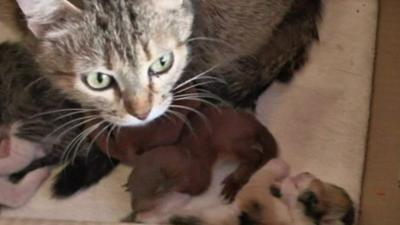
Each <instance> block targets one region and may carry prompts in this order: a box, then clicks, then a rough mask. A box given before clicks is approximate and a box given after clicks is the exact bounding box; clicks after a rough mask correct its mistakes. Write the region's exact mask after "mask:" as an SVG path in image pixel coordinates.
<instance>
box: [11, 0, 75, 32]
mask: <svg viewBox="0 0 400 225" xmlns="http://www.w3.org/2000/svg"><path fill="white" fill-rule="evenodd" d="M17 3H18V5H19V7H20V9H21V11H22V12H23V14H24V15H25V18H26V20H27V23H28V27H29V29H30V30H31V31H32V33H33V34H34V35H35V36H36V37H37V38H44V37H46V36H47V35H48V34H50V33H52V32H57V31H56V30H55V28H56V27H59V26H58V25H59V24H58V23H60V22H62V21H65V20H67V19H68V18H71V17H72V16H76V15H78V14H80V13H81V10H80V9H79V8H78V7H76V6H75V5H73V4H72V3H71V2H69V1H68V0H17Z"/></svg>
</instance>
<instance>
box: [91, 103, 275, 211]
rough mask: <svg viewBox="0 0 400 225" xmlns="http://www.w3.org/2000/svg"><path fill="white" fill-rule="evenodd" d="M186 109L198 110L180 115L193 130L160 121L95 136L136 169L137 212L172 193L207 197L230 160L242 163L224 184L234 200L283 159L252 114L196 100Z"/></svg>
mask: <svg viewBox="0 0 400 225" xmlns="http://www.w3.org/2000/svg"><path fill="white" fill-rule="evenodd" d="M180 104H181V105H183V106H184V108H185V109H186V108H188V107H190V108H192V110H184V109H182V110H181V112H179V113H180V114H182V115H184V116H185V117H186V118H185V119H186V120H187V122H188V124H189V125H187V126H185V124H184V122H183V121H180V120H173V119H172V120H168V119H167V118H160V119H158V120H156V121H154V122H153V123H150V124H149V125H147V126H144V127H135V128H132V127H131V128H127V127H125V128H121V131H120V133H119V134H114V135H113V136H112V137H111V138H109V137H108V136H107V135H106V134H102V133H101V132H97V133H96V132H95V133H94V134H92V138H95V139H96V143H97V145H98V146H99V147H100V149H101V150H102V151H103V152H105V153H107V154H109V155H110V156H112V157H113V158H116V159H118V160H120V161H121V162H124V163H125V164H128V165H130V166H132V167H134V170H133V171H132V173H131V175H130V177H129V180H128V185H127V186H128V190H129V191H130V192H131V197H132V209H133V211H134V212H136V213H137V212H146V211H150V210H152V209H153V208H154V207H156V206H157V205H158V204H159V203H160V202H159V200H161V199H163V198H164V197H166V196H167V195H168V194H170V193H176V192H178V193H184V194H189V195H192V196H194V195H199V194H201V193H203V192H204V191H205V190H207V188H208V187H209V185H210V182H211V176H212V169H213V166H214V164H215V163H216V161H217V160H218V159H220V158H225V157H231V158H232V157H233V158H234V159H235V160H236V161H237V162H238V163H239V165H238V167H237V169H236V170H234V171H233V172H232V173H231V174H230V175H229V176H228V177H226V179H225V180H224V188H223V191H222V195H223V196H224V197H225V198H226V199H227V200H229V201H232V200H233V199H234V197H235V195H236V193H237V192H238V191H239V190H240V188H241V187H242V186H243V185H244V184H246V183H247V181H248V180H249V178H250V177H251V175H252V174H253V173H254V172H256V171H257V170H258V169H259V168H260V167H262V166H263V165H264V164H265V163H266V162H267V161H268V160H270V159H272V158H275V157H277V155H278V147H277V143H276V141H275V139H274V137H273V136H272V134H271V133H270V132H269V131H268V130H267V128H265V127H264V126H263V125H262V124H261V123H260V122H258V121H257V119H256V118H255V117H254V116H253V115H251V114H250V113H246V112H243V111H238V110H235V109H233V108H231V107H222V106H220V107H213V106H209V105H206V104H202V103H201V102H195V101H186V102H180ZM98 131H101V128H99V129H98Z"/></svg>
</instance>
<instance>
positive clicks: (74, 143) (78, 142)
mask: <svg viewBox="0 0 400 225" xmlns="http://www.w3.org/2000/svg"><path fill="white" fill-rule="evenodd" d="M85 122H86V121H85ZM99 123H101V122H98V123H96V124H94V125H91V126H90V127H88V128H85V129H84V130H83V131H82V132H80V133H79V134H78V135H77V136H75V138H74V139H73V140H72V141H71V142H70V143H69V145H68V146H67V148H66V151H65V153H66V155H65V161H66V160H68V159H69V158H70V155H71V154H72V157H71V158H70V160H71V162H72V163H73V162H74V161H75V158H76V155H75V153H76V152H77V149H78V147H80V145H81V144H82V143H83V141H84V140H85V139H84V137H86V134H87V133H88V132H90V131H92V130H93V131H94V130H95V129H97V125H98V124H99ZM90 133H91V132H90ZM90 133H89V134H90ZM72 147H74V148H72ZM78 150H80V149H78Z"/></svg>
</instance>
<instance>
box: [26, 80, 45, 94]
mask: <svg viewBox="0 0 400 225" xmlns="http://www.w3.org/2000/svg"><path fill="white" fill-rule="evenodd" d="M45 79H46V78H45V77H39V78H38V79H36V80H34V81H32V82H30V83H29V84H28V85H26V86H25V87H24V89H23V91H24V92H25V91H26V90H28V89H29V88H31V87H32V86H33V85H35V84H37V83H39V82H41V81H44V80H45Z"/></svg>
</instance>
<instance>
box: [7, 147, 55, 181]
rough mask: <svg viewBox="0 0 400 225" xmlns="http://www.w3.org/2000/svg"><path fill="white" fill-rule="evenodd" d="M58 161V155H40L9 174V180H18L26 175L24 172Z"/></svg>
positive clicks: (52, 164)
mask: <svg viewBox="0 0 400 225" xmlns="http://www.w3.org/2000/svg"><path fill="white" fill-rule="evenodd" d="M58 163H60V157H59V155H52V154H50V155H47V156H45V157H42V158H40V159H36V160H35V161H33V162H32V163H31V164H29V166H27V167H25V168H24V169H23V170H21V171H18V172H17V173H14V174H11V175H10V176H9V180H10V181H12V182H13V183H17V182H19V181H20V180H21V179H22V178H24V177H25V176H26V174H28V173H30V172H32V171H34V170H37V169H39V168H43V167H47V166H54V165H57V164H58Z"/></svg>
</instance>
